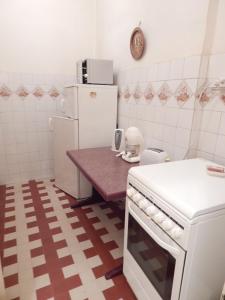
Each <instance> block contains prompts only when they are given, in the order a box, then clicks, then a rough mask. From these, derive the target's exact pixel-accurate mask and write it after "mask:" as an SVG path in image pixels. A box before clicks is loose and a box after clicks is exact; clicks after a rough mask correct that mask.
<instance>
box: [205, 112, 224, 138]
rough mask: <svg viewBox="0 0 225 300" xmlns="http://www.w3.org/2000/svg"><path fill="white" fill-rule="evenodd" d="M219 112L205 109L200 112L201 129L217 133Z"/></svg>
mask: <svg viewBox="0 0 225 300" xmlns="http://www.w3.org/2000/svg"><path fill="white" fill-rule="evenodd" d="M220 119H221V113H220V112H217V111H207V110H205V111H204V112H203V114H202V123H201V130H202V131H207V132H210V133H217V132H218V129H219V125H220Z"/></svg>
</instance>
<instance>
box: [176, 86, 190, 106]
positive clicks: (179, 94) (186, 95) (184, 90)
mask: <svg viewBox="0 0 225 300" xmlns="http://www.w3.org/2000/svg"><path fill="white" fill-rule="evenodd" d="M191 96H192V91H191V89H190V87H189V86H188V84H187V83H186V81H182V82H181V83H180V84H179V86H178V88H177V90H176V92H175V97H176V99H177V102H178V104H179V105H180V106H183V105H184V104H185V103H186V102H187V101H188V100H189V99H190V98H191Z"/></svg>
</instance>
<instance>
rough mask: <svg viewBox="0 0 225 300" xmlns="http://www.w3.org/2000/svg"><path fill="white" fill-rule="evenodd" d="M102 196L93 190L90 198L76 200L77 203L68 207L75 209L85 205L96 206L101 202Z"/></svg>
mask: <svg viewBox="0 0 225 300" xmlns="http://www.w3.org/2000/svg"><path fill="white" fill-rule="evenodd" d="M103 201H104V199H103V198H102V196H101V195H100V194H99V193H98V192H97V191H96V190H95V189H94V188H93V191H92V196H91V197H89V198H86V199H83V200H78V201H77V203H74V204H72V205H71V206H70V207H71V208H73V209H75V208H78V207H82V206H85V205H90V204H96V203H98V202H103Z"/></svg>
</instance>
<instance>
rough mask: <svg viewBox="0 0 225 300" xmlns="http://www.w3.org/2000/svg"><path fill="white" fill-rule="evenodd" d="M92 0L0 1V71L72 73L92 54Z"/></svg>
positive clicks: (93, 15)
mask: <svg viewBox="0 0 225 300" xmlns="http://www.w3.org/2000/svg"><path fill="white" fill-rule="evenodd" d="M93 24H95V1H94V0H76V1H74V0H12V1H7V0H1V1H0V38H1V50H0V70H1V71H5V72H25V73H50V74H55V73H56V74H74V73H75V62H76V61H77V60H78V59H80V58H82V57H89V56H91V57H92V56H94V43H95V26H93Z"/></svg>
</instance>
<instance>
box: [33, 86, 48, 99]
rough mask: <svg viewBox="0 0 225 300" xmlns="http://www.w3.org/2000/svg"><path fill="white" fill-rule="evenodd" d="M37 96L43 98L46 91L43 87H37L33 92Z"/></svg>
mask: <svg viewBox="0 0 225 300" xmlns="http://www.w3.org/2000/svg"><path fill="white" fill-rule="evenodd" d="M32 94H33V95H34V96H35V97H37V98H41V97H43V96H44V94H45V92H44V91H43V89H42V88H41V87H39V86H38V87H36V88H35V89H34V91H33V93H32Z"/></svg>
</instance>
